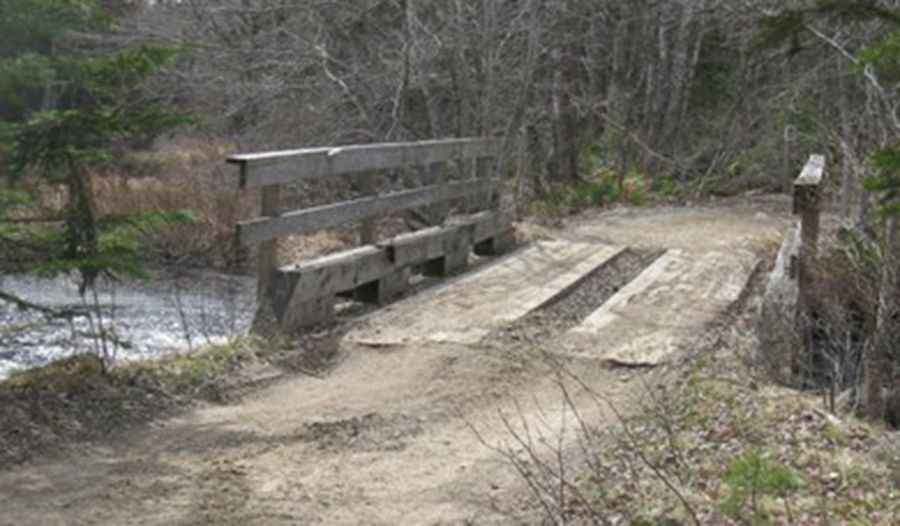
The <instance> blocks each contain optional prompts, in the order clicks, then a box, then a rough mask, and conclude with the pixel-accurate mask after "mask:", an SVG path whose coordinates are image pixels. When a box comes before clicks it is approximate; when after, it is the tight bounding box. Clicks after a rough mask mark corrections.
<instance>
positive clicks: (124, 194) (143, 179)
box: [93, 139, 257, 268]
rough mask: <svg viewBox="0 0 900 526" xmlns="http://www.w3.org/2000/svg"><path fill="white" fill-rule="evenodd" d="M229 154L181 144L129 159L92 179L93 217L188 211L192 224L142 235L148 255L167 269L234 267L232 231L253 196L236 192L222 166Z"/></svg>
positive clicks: (222, 147)
mask: <svg viewBox="0 0 900 526" xmlns="http://www.w3.org/2000/svg"><path fill="white" fill-rule="evenodd" d="M232 151H234V147H233V146H232V145H230V144H227V143H220V142H209V141H201V140H187V139H185V140H181V141H178V142H173V143H170V144H168V145H165V146H162V147H160V148H158V149H156V150H154V151H152V152H142V153H133V154H129V155H127V156H126V157H125V158H124V159H122V160H121V161H120V162H118V163H117V165H116V167H115V168H114V169H111V170H108V171H107V172H106V173H102V174H97V175H96V176H95V177H94V179H93V188H94V191H95V194H96V197H97V205H98V208H99V212H100V213H101V214H130V213H139V212H156V211H172V210H190V211H191V212H192V213H193V215H194V218H195V221H194V222H192V223H189V224H181V225H174V226H172V227H169V228H166V229H165V230H163V231H159V232H154V233H148V234H147V241H148V248H149V250H150V251H151V253H152V255H155V256H156V257H158V258H160V259H161V260H163V261H165V262H169V263H172V262H175V263H179V262H190V263H192V264H199V265H203V266H211V267H216V268H236V267H239V266H240V263H241V261H240V259H241V258H240V254H239V253H238V251H236V250H235V246H234V225H235V223H237V222H238V221H239V220H241V219H243V218H247V217H250V216H252V214H253V212H254V211H255V207H256V206H257V205H256V202H257V195H256V194H255V193H254V192H241V191H239V190H238V185H237V173H236V172H235V171H234V169H233V168H231V167H229V166H227V165H226V164H225V162H224V159H225V157H226V155H227V154H228V153H230V152H232Z"/></svg>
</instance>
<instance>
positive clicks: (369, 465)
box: [0, 200, 787, 525]
mask: <svg viewBox="0 0 900 526" xmlns="http://www.w3.org/2000/svg"><path fill="white" fill-rule="evenodd" d="M786 210H787V204H786V202H785V201H781V200H773V201H766V202H763V203H760V202H752V203H749V202H748V203H746V204H742V203H730V204H729V206H728V207H727V208H726V207H711V208H702V209H653V210H635V211H631V210H624V211H613V212H607V213H602V214H592V215H591V216H588V217H584V218H580V219H578V220H577V221H575V222H573V223H572V224H571V225H570V227H569V228H566V229H565V231H564V232H563V231H551V230H546V229H538V228H526V229H525V230H527V231H528V232H530V233H531V235H534V236H536V237H552V238H555V239H576V240H579V241H585V242H597V243H604V244H615V245H620V246H632V247H641V248H677V249H680V250H681V251H683V252H684V253H687V254H696V255H701V254H704V253H707V252H709V251H711V250H718V251H728V250H731V249H735V250H737V249H741V250H758V249H760V248H761V247H764V246H765V245H768V244H772V243H774V242H777V239H778V236H779V235H780V233H781V232H783V227H784V225H785V221H786V217H787V216H786V213H787V212H786ZM707 278H708V276H707ZM697 279H704V276H698V277H697ZM688 285H690V284H687V285H686V284H685V283H683V282H679V284H678V286H679V287H680V288H685V287H687V288H688V289H689V288H690V287H689V286H688ZM679 290H681V289H679ZM416 308H421V307H416ZM683 308H684V307H683V303H682V309H683ZM588 314H590V312H584V313H583V315H584V317H586V316H587V315H588ZM706 314H709V313H706ZM375 316H376V318H373V324H374V325H375V326H377V323H374V320H376V319H377V316H378V315H377V314H376V315H375ZM554 330H555V329H553V328H551V329H548V330H547V331H545V332H544V333H542V336H541V337H540V338H531V337H522V336H520V335H518V334H516V333H515V332H510V331H506V332H503V334H502V335H500V333H497V332H496V331H495V332H494V333H492V334H493V336H489V337H488V338H485V339H484V340H482V341H479V342H478V343H465V344H460V343H455V342H452V341H445V342H435V341H429V340H428V339H426V338H423V339H421V340H418V341H417V340H415V339H413V340H410V341H405V342H404V343H403V344H396V345H386V346H372V345H369V346H364V345H360V344H358V343H353V341H351V340H350V339H347V340H345V341H343V342H342V343H341V347H340V356H341V357H342V360H343V361H342V362H341V363H340V365H339V366H337V367H336V368H335V369H334V370H333V371H332V372H331V374H329V375H328V376H326V377H324V378H312V377H305V376H304V377H294V378H290V379H286V380H283V381H280V382H279V383H277V384H275V385H272V386H269V387H266V388H264V389H262V390H259V391H257V392H255V393H252V394H250V395H248V396H245V397H244V398H243V399H241V400H240V401H238V402H235V403H232V404H229V405H209V406H202V407H197V408H195V409H194V410H192V411H190V412H187V413H186V414H184V415H182V416H181V417H179V418H175V419H172V420H168V421H164V422H159V423H156V424H153V425H148V426H146V427H143V428H140V429H135V430H132V431H129V432H127V433H125V434H124V435H123V436H121V437H118V439H117V440H116V441H115V443H109V444H103V445H94V446H77V447H75V446H73V448H72V450H71V451H66V452H65V453H64V454H61V455H60V456H59V457H58V458H53V459H46V460H45V461H42V462H39V463H33V464H30V465H26V466H20V467H17V468H15V469H12V470H8V471H3V472H0V501H2V502H3V508H2V513H0V524H10V525H13V524H15V525H26V524H35V525H37V524H41V525H51V524H160V525H162V524H165V525H178V524H442V523H466V522H468V523H477V524H490V523H504V524H506V523H510V522H532V521H534V520H537V517H538V516H537V515H535V512H536V510H535V503H534V502H533V500H532V499H529V496H528V492H527V490H526V487H525V485H524V483H523V481H522V480H521V479H520V477H519V476H518V475H517V474H516V473H515V471H514V470H513V469H512V468H511V467H510V465H509V464H508V463H507V462H505V461H504V460H503V458H502V456H501V455H499V454H498V453H497V452H496V451H494V450H493V449H492V448H491V447H488V445H491V446H501V447H503V446H504V444H505V445H506V446H508V447H509V448H511V450H515V449H516V447H517V446H516V444H515V443H514V441H513V440H512V438H511V434H510V432H509V430H508V429H506V428H505V426H504V425H503V422H502V419H501V416H500V415H501V414H506V415H510V416H512V417H513V420H514V421H515V422H516V423H517V425H519V424H520V423H521V422H523V421H524V422H528V425H529V428H530V429H531V432H532V434H533V435H534V437H535V439H536V443H537V444H538V446H537V447H538V448H539V449H542V450H544V449H543V448H544V446H542V445H541V441H540V440H539V438H540V437H543V438H545V439H546V441H547V443H548V444H563V449H566V448H569V447H572V445H573V444H574V442H575V433H574V429H575V427H576V426H575V425H574V424H575V421H574V418H573V415H572V414H571V412H570V411H566V410H565V409H564V406H563V404H562V403H561V396H560V391H559V387H558V385H557V383H556V382H557V376H556V375H555V374H554V367H552V366H550V365H548V363H547V361H546V360H545V359H544V357H545V356H546V355H545V354H543V353H545V352H546V353H549V354H550V355H552V356H555V357H556V358H558V359H560V360H563V361H564V363H565V365H566V366H567V367H568V368H569V369H570V370H573V371H577V372H578V374H579V376H580V377H581V379H582V380H583V381H584V382H585V383H587V384H589V385H591V386H594V388H595V389H598V390H601V391H602V392H603V394H604V395H605V396H608V397H610V398H612V399H614V400H617V401H618V402H619V403H621V404H622V405H623V406H624V405H627V404H628V400H629V395H630V393H631V392H632V390H633V389H634V386H635V383H636V382H626V381H624V379H625V378H628V377H631V376H633V375H634V372H633V371H627V372H623V371H620V370H616V369H610V368H607V367H606V366H605V362H603V361H602V360H600V359H597V357H596V356H593V355H586V356H578V355H575V354H572V353H568V354H567V353H556V352H555V351H556V350H557V349H556V345H555V343H556V340H557V339H556V337H557V336H558V335H559V333H558V332H554ZM529 334H530V333H529ZM451 340H452V338H451ZM357 341H359V340H357ZM572 390H573V391H572V392H573V393H574V396H575V404H576V406H577V407H578V408H579V410H580V411H582V417H583V418H585V419H586V420H589V421H591V422H592V423H594V424H597V425H603V424H604V422H610V423H612V422H613V420H611V419H610V415H609V414H607V413H606V411H604V410H603V409H602V408H601V407H600V406H599V405H598V404H596V403H595V401H594V400H592V399H591V397H589V396H587V394H586V393H584V392H581V391H580V390H578V389H577V388H576V387H574V386H572ZM476 431H477V432H476Z"/></svg>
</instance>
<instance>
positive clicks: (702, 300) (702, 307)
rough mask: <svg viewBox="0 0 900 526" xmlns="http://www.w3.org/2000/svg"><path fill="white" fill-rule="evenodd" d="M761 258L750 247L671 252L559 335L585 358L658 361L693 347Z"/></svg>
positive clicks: (641, 363) (565, 346)
mask: <svg viewBox="0 0 900 526" xmlns="http://www.w3.org/2000/svg"><path fill="white" fill-rule="evenodd" d="M758 263H759V259H758V258H757V257H756V255H754V254H753V253H752V252H749V251H746V250H731V251H728V252H725V251H713V252H707V253H704V254H700V255H697V254H690V253H687V252H685V251H683V250H677V249H673V250H669V251H668V252H666V254H664V255H663V256H662V257H660V258H659V259H657V260H656V261H655V262H654V263H653V264H652V265H650V266H649V267H647V268H646V269H645V270H644V271H643V272H642V273H641V274H640V275H639V276H638V277H637V278H635V279H634V280H632V281H631V282H630V283H629V284H628V285H626V286H625V287H623V288H622V289H621V290H619V292H617V293H616V294H615V295H614V296H613V297H612V298H610V299H609V300H608V301H607V302H606V303H604V304H603V306H601V307H600V308H599V309H597V310H596V311H594V312H593V313H591V314H590V315H589V316H588V317H587V318H585V319H584V320H583V321H582V322H581V324H579V325H578V326H576V327H574V328H572V329H570V330H569V331H567V332H566V334H565V335H564V336H563V337H562V338H561V341H560V348H561V349H562V350H563V351H564V352H567V353H570V354H574V355H577V356H582V357H596V358H600V359H602V360H603V361H607V362H611V363H615V364H623V365H630V366H645V365H656V364H659V363H661V362H662V361H664V360H666V359H668V358H670V357H672V356H673V354H674V353H676V352H678V351H680V350H684V349H690V348H692V346H694V345H695V344H696V339H697V337H698V335H700V334H702V332H703V329H704V328H705V327H706V326H707V325H708V324H709V323H711V322H712V321H714V320H715V319H716V318H717V317H718V316H720V315H721V314H723V313H724V312H725V311H726V310H727V309H728V308H729V307H730V306H731V305H732V304H734V302H735V301H737V300H738V299H739V298H740V296H741V294H742V293H743V292H744V290H745V288H746V287H747V285H748V283H749V280H750V277H751V276H752V275H753V272H754V270H755V269H756V267H757V265H758Z"/></svg>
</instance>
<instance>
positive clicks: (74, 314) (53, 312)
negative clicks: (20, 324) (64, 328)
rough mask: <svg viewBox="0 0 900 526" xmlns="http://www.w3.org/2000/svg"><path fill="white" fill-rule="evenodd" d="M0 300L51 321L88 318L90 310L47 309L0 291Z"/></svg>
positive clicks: (44, 306)
mask: <svg viewBox="0 0 900 526" xmlns="http://www.w3.org/2000/svg"><path fill="white" fill-rule="evenodd" d="M0 300H2V301H5V302H7V303H12V304H13V305H15V306H16V307H18V308H19V309H22V310H31V311H35V312H40V313H41V314H43V315H45V316H47V317H49V318H51V319H60V318H64V319H72V318H79V317H88V316H90V310H91V309H90V308H84V309H72V308H68V309H54V308H53V307H47V306H46V305H41V304H39V303H34V302H31V301H28V300H26V299H23V298H20V297H18V296H16V295H14V294H10V293H9V292H4V291H2V290H0Z"/></svg>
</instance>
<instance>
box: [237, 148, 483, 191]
mask: <svg viewBox="0 0 900 526" xmlns="http://www.w3.org/2000/svg"><path fill="white" fill-rule="evenodd" d="M496 149H497V141H496V140H495V139H486V138H467V139H440V140H432V141H419V142H405V143H383V144H360V145H350V146H338V147H328V148H304V149H300V150H285V151H279V152H266V153H254V154H241V155H232V156H231V157H229V158H228V162H229V163H234V164H238V165H240V166H241V187H243V188H253V187H260V186H268V185H273V184H281V183H291V182H297V181H300V180H303V179H313V178H321V177H332V176H337V175H343V174H350V173H357V172H366V171H371V170H387V169H392V168H401V167H406V166H426V165H430V164H434V163H441V162H447V161H451V160H454V159H474V158H476V157H491V156H494V155H496Z"/></svg>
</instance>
